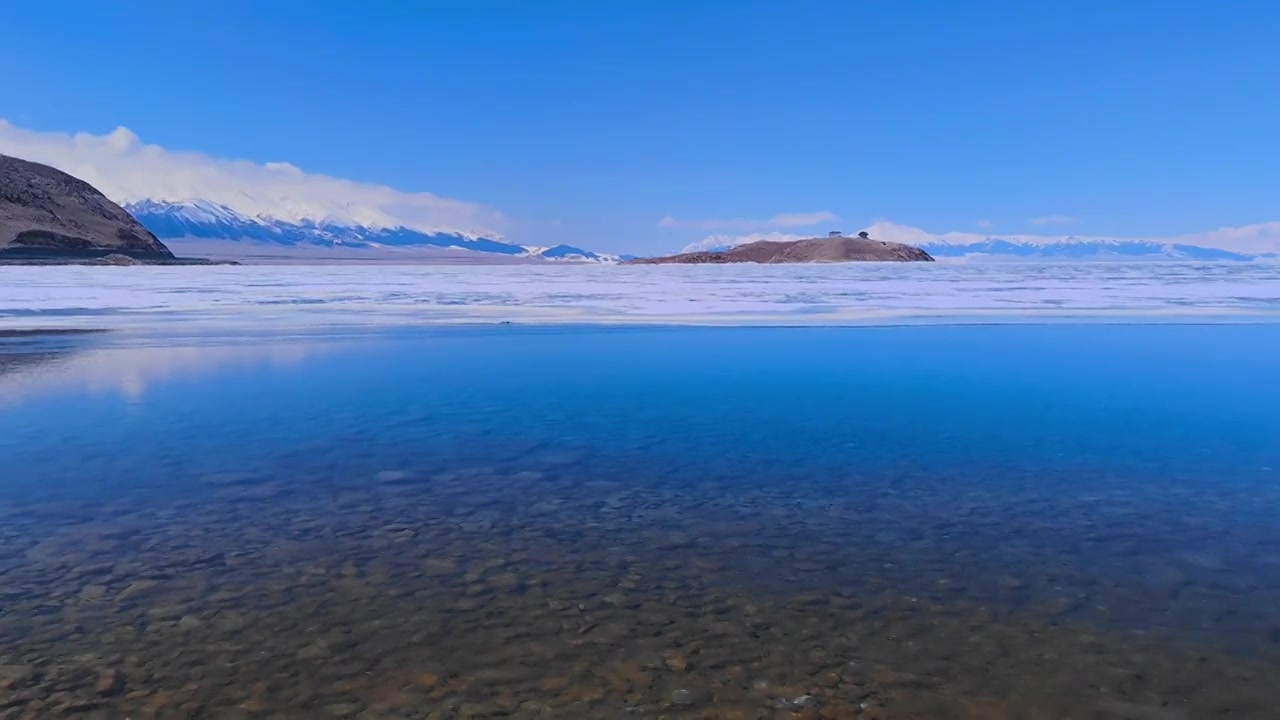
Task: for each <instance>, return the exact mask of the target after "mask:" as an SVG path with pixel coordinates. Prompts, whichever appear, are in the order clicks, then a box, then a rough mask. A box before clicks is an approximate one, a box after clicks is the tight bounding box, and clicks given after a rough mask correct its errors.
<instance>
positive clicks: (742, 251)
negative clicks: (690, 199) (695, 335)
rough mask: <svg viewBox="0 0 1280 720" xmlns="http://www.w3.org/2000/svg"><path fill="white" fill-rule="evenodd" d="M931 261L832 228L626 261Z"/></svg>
mask: <svg viewBox="0 0 1280 720" xmlns="http://www.w3.org/2000/svg"><path fill="white" fill-rule="evenodd" d="M877 261H879V262H933V258H932V257H931V256H930V255H929V253H927V252H925V251H924V250H921V249H920V248H918V247H912V246H911V245H903V244H902V243H894V242H886V241H884V240H876V239H874V238H872V237H871V236H869V235H868V234H867V233H865V232H861V233H858V235H857V237H845V236H844V235H842V234H840V233H838V232H833V233H831V234H830V235H829V236H827V237H824V238H808V239H806V240H792V241H789V242H778V241H774V240H760V241H757V242H753V243H747V244H746V245H739V246H738V247H735V248H732V249H729V250H718V251H702V252H691V253H681V254H679V255H667V256H665V257H652V258H636V259H634V260H628V261H626V264H629V265H669V264H682V265H720V264H725V263H748V262H749V263H842V262H877Z"/></svg>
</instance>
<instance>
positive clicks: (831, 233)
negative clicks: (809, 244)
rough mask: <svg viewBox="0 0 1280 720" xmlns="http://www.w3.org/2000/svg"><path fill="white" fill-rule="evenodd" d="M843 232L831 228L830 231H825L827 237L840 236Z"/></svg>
mask: <svg viewBox="0 0 1280 720" xmlns="http://www.w3.org/2000/svg"><path fill="white" fill-rule="evenodd" d="M843 234H844V233H842V232H840V231H839V230H832V231H831V232H829V233H827V237H840V236H841V235H843Z"/></svg>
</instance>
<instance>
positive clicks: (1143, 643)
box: [0, 452, 1280, 720]
mask: <svg viewBox="0 0 1280 720" xmlns="http://www.w3.org/2000/svg"><path fill="white" fill-rule="evenodd" d="M576 457H577V455H576V454H574V453H567V452H566V453H553V452H544V453H542V454H541V460H542V462H541V463H535V462H532V461H530V462H528V463H525V464H522V465H517V466H513V467H506V468H504V467H495V468H483V469H478V470H467V469H461V470H459V469H449V470H447V471H444V470H441V469H438V468H436V469H431V471H430V472H428V471H427V470H428V469H426V468H421V469H418V468H415V469H405V470H400V469H394V468H393V469H384V470H381V471H374V472H367V473H365V474H364V475H362V476H361V477H360V478H356V479H353V480H352V481H351V482H350V483H345V484H335V485H332V486H327V487H326V488H325V490H324V491H323V492H308V491H306V490H307V488H296V490H297V491H296V492H286V493H283V494H280V495H272V496H270V497H264V496H263V495H262V494H261V493H254V492H249V491H250V490H251V489H252V488H254V487H255V485H256V484H257V483H256V481H254V480H253V477H254V476H250V475H240V476H237V475H226V476H221V477H218V478H216V479H215V480H213V481H211V482H210V483H208V484H207V485H206V486H205V487H207V490H208V492H207V494H205V495H201V494H200V493H194V492H193V493H191V494H189V495H186V496H183V497H168V498H156V497H120V498H119V499H117V500H113V501H108V502H107V503H105V504H103V505H100V506H92V507H91V506H87V505H85V504H84V502H85V501H83V500H78V501H71V500H67V501H57V502H53V501H47V500H46V501H41V502H40V503H38V504H37V503H34V502H33V503H32V504H31V505H29V506H23V507H18V508H16V510H15V512H13V513H11V514H9V515H8V516H7V518H6V522H5V525H4V527H3V528H0V575H2V579H3V582H2V583H0V602H2V603H3V605H2V607H3V612H2V613H0V640H2V641H3V642H0V720H46V719H53V718H73V717H74V718H91V719H97V718H101V719H102V720H118V719H119V718H132V719H134V720H138V719H141V718H154V719H159V718H212V719H230V718H278V719H285V718H308V719H310V718H315V719H323V718H327V717H332V718H355V719H356V720H393V719H394V720H408V719H410V718H413V719H422V718H433V719H437V718H438V719H444V718H484V717H515V718H568V719H571V720H572V719H576V718H583V719H584V720H585V719H591V718H623V717H642V718H722V719H727V718H767V719H770V720H771V719H773V718H801V719H804V720H838V719H841V718H882V719H886V720H887V719H890V718H930V719H939V720H943V719H946V718H960V719H968V720H995V719H997V718H999V719H1009V720H1013V719H1015V718H1034V717H1044V718H1066V717H1072V718H1114V719H1116V720H1121V719H1123V718H1130V719H1134V718H1140V719H1143V720H1146V719H1150V720H1184V719H1186V720H1190V719H1198V718H1212V717H1227V716H1229V717H1232V718H1271V719H1274V718H1275V717H1276V714H1275V712H1276V710H1275V709H1276V708H1277V707H1280V683H1276V682H1274V679H1275V678H1276V677H1278V676H1280V654H1278V653H1277V652H1276V649H1275V648H1274V647H1271V646H1268V645H1267V644H1266V643H1265V639H1264V640H1263V641H1262V642H1263V643H1264V644H1263V645H1261V646H1258V647H1254V648H1252V649H1251V651H1250V652H1248V653H1238V654H1229V653H1228V652H1226V651H1225V650H1223V649H1221V648H1216V647H1206V646H1200V645H1197V644H1196V643H1195V642H1193V641H1191V640H1184V639H1177V638H1165V637H1162V635H1161V634H1160V633H1148V634H1147V635H1146V636H1142V635H1136V634H1134V633H1128V632H1122V631H1120V630H1116V629H1112V628H1109V627H1107V625H1106V623H1105V622H1101V621H1097V620H1096V619H1093V620H1091V619H1090V618H1088V617H1085V616H1081V617H1076V616H1075V615H1073V614H1072V613H1078V612H1085V611H1087V610H1088V609H1089V608H1092V607H1094V606H1095V605H1096V604H1097V603H1099V602H1101V600H1103V599H1110V600H1113V601H1116V602H1118V601H1119V600H1120V599H1122V598H1123V593H1124V592H1127V591H1128V590H1127V589H1126V588H1127V587H1128V586H1124V585H1119V584H1118V585H1116V586H1114V587H1109V586H1105V585H1101V584H1099V583H1098V581H1096V579H1095V580H1094V583H1095V584H1094V586H1092V587H1091V588H1090V589H1089V590H1088V592H1087V593H1085V594H1084V595H1083V597H1084V598H1085V599H1084V600H1080V599H1079V597H1080V596H1078V595H1073V596H1071V598H1070V599H1071V602H1069V603H1066V604H1063V603H1058V604H1055V603H1054V602H1051V601H1052V600H1056V599H1057V596H1053V595H1052V594H1051V593H1049V592H1048V591H1047V588H1049V587H1050V586H1051V585H1054V584H1056V585H1057V586H1061V585H1063V584H1066V583H1068V582H1076V583H1081V582H1083V580H1082V579H1081V578H1078V577H1072V576H1071V572H1072V569H1071V568H1069V567H1061V566H1052V565H1051V564H1050V563H1044V562H1031V561H1028V562H1026V563H1025V564H1021V565H1019V564H1016V563H1013V562H1010V561H1009V560H1008V559H1007V558H1006V559H1005V560H1003V561H1001V562H994V563H991V564H990V565H991V567H990V572H989V575H988V576H983V575H982V573H981V572H980V570H981V568H982V567H985V566H978V565H972V566H965V567H969V568H971V571H969V572H965V571H963V568H961V567H958V566H957V563H964V562H968V559H971V556H969V555H966V554H965V546H963V545H960V544H953V545H950V546H949V545H947V543H948V542H952V543H961V542H963V540H964V537H965V533H968V537H972V536H973V534H974V533H977V532H980V531H983V530H984V527H985V526H982V523H984V522H990V523H991V525H990V527H991V528H995V527H997V523H999V522H1002V521H1004V522H1007V520H1003V519H1001V518H998V517H995V516H994V515H993V516H991V517H987V516H984V515H983V514H982V512H981V511H980V510H971V511H966V512H957V513H954V517H955V518H957V519H955V520H950V521H948V522H952V523H954V528H953V530H954V532H953V533H952V534H951V535H950V536H949V537H954V538H955V539H954V540H947V539H946V538H943V539H941V540H940V539H939V537H938V536H934V537H929V538H918V537H916V536H915V535H913V534H912V532H911V529H910V528H906V529H904V528H903V527H901V525H900V524H899V525H898V526H895V527H888V526H883V527H882V526H880V524H879V520H878V518H880V517H886V516H887V513H888V512H889V510H888V509H887V508H891V507H896V506H895V505H893V503H900V502H902V501H901V500H900V499H899V498H898V496H896V495H889V494H886V495H885V496H884V497H883V498H881V499H879V500H877V499H875V498H863V500H862V504H861V505H860V506H853V505H847V506H841V505H838V504H837V505H830V504H829V505H827V506H823V507H821V508H815V507H812V506H807V505H804V504H802V503H797V502H795V501H794V499H793V498H791V497H790V496H789V495H788V494H787V493H786V491H785V489H776V490H771V491H765V490H761V491H758V492H755V493H754V494H753V493H751V492H746V491H743V492H740V493H739V494H738V495H736V496H735V497H734V499H733V501H732V502H726V501H725V500H724V499H723V494H722V493H720V492H719V490H718V489H715V488H709V489H707V490H705V491H703V490H701V489H698V488H689V489H687V490H683V491H677V490H672V489H670V488H663V489H658V488H644V487H637V488H620V487H619V486H618V485H617V484H616V483H596V484H592V483H591V482H583V481H581V480H580V479H575V478H574V477H573V473H572V472H569V471H568V470H567V468H569V463H571V462H574V461H575V458H576ZM370 477H373V478H374V479H375V481H376V482H373V483H370V482H369V479H370ZM273 482H287V481H283V480H279V479H273ZM513 483H514V484H517V485H518V486H519V487H520V492H519V493H513V492H511V490H510V489H511V487H512V486H513ZM289 489H290V488H287V487H286V488H285V490H289ZM900 489H902V488H900ZM242 490H243V491H245V492H241V491H242ZM910 502H911V507H912V508H913V509H923V508H926V507H927V506H929V504H930V503H936V504H937V505H938V506H939V507H942V506H947V507H953V508H954V507H957V506H958V503H956V502H955V501H953V500H951V499H949V498H945V497H938V498H934V499H931V498H930V497H928V496H926V495H923V494H917V495H915V496H912V498H911V500H910ZM877 503H879V504H877ZM921 511H923V510H921ZM877 512H879V513H881V514H879V515H878V514H877ZM60 518H62V519H70V520H64V521H58V519H60ZM90 518H110V521H109V522H103V521H97V520H90ZM975 523H977V524H976V525H975ZM1104 531H1106V528H1098V529H1096V530H1095V532H1098V533H1102V532H1104ZM1123 532H1124V528H1123V520H1122V519H1121V520H1118V521H1117V525H1116V535H1115V537H1116V538H1120V540H1118V541H1123V538H1124V534H1123ZM877 534H879V535H882V536H884V537H889V536H890V535H892V538H893V539H892V542H876V541H875V540H874V538H875V536H876V535H877ZM1103 540H1108V538H1106V537H1102V539H1101V540H1100V541H1103ZM1033 550H1034V551H1037V552H1038V551H1040V549H1036V548H1032V549H1031V550H1027V552H1028V553H1032V551H1033ZM904 552H905V553H907V554H909V555H912V557H914V558H915V562H916V565H915V567H913V568H910V569H909V571H910V573H911V575H907V574H906V573H907V572H908V569H907V568H904V567H903V562H902V558H903V557H904ZM1032 554H1033V553H1032ZM974 557H976V556H974ZM1028 557H1031V555H1028ZM1037 559H1038V560H1039V558H1037ZM1188 559H1190V560H1192V562H1187V560H1188ZM1145 562H1156V561H1154V560H1147V561H1145ZM1161 562H1163V561H1161ZM928 563H933V564H932V565H929V564H928ZM1160 567H1165V566H1160ZM1167 567H1168V568H1170V569H1169V570H1168V572H1169V573H1174V572H1176V573H1177V575H1176V577H1177V578H1179V579H1178V581H1177V582H1178V583H1179V585H1178V587H1182V588H1185V587H1186V583H1187V582H1189V579H1188V578H1190V577H1193V576H1192V575H1188V573H1194V572H1206V573H1217V572H1218V570H1217V567H1216V564H1215V563H1209V562H1206V561H1204V560H1203V558H1197V557H1194V556H1183V557H1178V556H1173V557H1171V558H1170V559H1169V561H1168V564H1167ZM973 568H976V569H973ZM1157 569H1158V568H1157ZM1037 572H1038V573H1039V574H1036V573H1037ZM1160 572H1164V571H1160ZM899 573H902V574H899ZM1130 574H1131V575H1132V576H1133V577H1140V574H1138V573H1137V572H1134V573H1130ZM1147 574H1148V575H1151V576H1153V577H1156V576H1160V577H1162V576H1161V575H1160V573H1159V572H1154V571H1148V573H1147ZM913 577H914V578H919V579H920V582H919V583H917V585H914V586H912V585H911V583H910V578H913ZM1081 577H1084V576H1081ZM1091 577H1095V578H1096V576H1091ZM940 579H946V580H947V581H946V582H940ZM961 581H963V582H961ZM1224 582H1225V581H1224ZM1144 587H1145V586H1144ZM1154 587H1163V586H1162V585H1161V586H1154ZM1211 589H1212V588H1210V589H1208V590H1201V592H1209V591H1211ZM1228 590H1229V588H1228ZM1226 591H1227V590H1224V592H1226ZM979 592H982V593H986V594H985V595H977V594H975V593H979ZM1081 592H1084V591H1081ZM1108 593H1109V594H1108ZM1159 597H1163V599H1162V600H1161V602H1168V603H1175V604H1173V605H1169V606H1168V608H1170V609H1168V612H1170V613H1173V614H1176V613H1180V612H1184V609H1183V608H1182V607H1181V606H1178V605H1176V602H1177V598H1176V597H1173V596H1168V595H1166V596H1159ZM1187 612H1189V610H1187ZM1255 627H1256V626H1255ZM1255 634H1256V633H1255Z"/></svg>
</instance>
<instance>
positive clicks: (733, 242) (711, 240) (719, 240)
mask: <svg viewBox="0 0 1280 720" xmlns="http://www.w3.org/2000/svg"><path fill="white" fill-rule="evenodd" d="M863 230H866V231H867V233H868V234H870V235H871V237H873V238H875V239H877V240H887V241H889V242H900V243H906V244H908V245H953V246H959V247H963V246H966V245H976V244H979V243H983V242H986V241H987V240H991V239H1000V240H1007V241H1009V242H1012V243H1018V244H1028V245H1053V244H1057V243H1102V244H1115V243H1125V242H1151V243H1157V244H1160V245H1194V246H1196V247H1202V248H1215V249H1219V250H1229V251H1231V252H1238V253H1245V254H1253V255H1263V254H1267V253H1280V221H1274V222H1264V223H1256V224H1253V225H1243V226H1240V227H1224V228H1218V229H1216V230H1208V231H1205V232H1196V233H1186V234H1182V235H1166V236H1133V237H1122V236H1106V235H1093V236H1090V235H1034V234H1022V235H1007V234H1003V233H1001V234H995V235H993V234H990V233H974V232H945V233H931V232H929V231H927V230H922V229H920V228H917V227H911V226H910V225H899V224H898V223H894V222H889V221H887V220H881V221H877V222H875V223H873V224H872V225H870V226H869V227H866V228H863ZM802 237H804V236H801V235H787V234H782V233H770V234H759V233H753V234H747V235H709V236H707V237H706V238H704V239H703V240H701V241H699V242H696V243H693V244H692V245H689V246H688V247H686V248H685V250H684V252H693V251H695V250H708V249H713V248H728V247H735V246H737V245H741V244H744V243H749V242H754V241H756V240H799V239H801V238H802Z"/></svg>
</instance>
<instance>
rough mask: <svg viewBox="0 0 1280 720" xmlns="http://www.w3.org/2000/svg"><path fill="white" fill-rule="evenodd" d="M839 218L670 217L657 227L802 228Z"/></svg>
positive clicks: (813, 215) (808, 214)
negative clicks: (684, 218) (682, 218)
mask: <svg viewBox="0 0 1280 720" xmlns="http://www.w3.org/2000/svg"><path fill="white" fill-rule="evenodd" d="M839 219H840V218H838V217H836V214H835V213H832V212H828V211H826V210H818V211H816V212H793V213H780V214H778V215H774V216H773V217H771V218H767V219H763V220H760V219H755V220H753V219H749V218H736V219H711V220H680V219H678V218H674V217H671V216H670V215H668V216H666V217H664V218H662V219H661V220H659V221H658V227H664V228H695V229H698V230H729V229H736V230H749V229H753V228H768V227H804V226H808V225H819V224H821V223H825V222H834V221H836V220H839Z"/></svg>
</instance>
